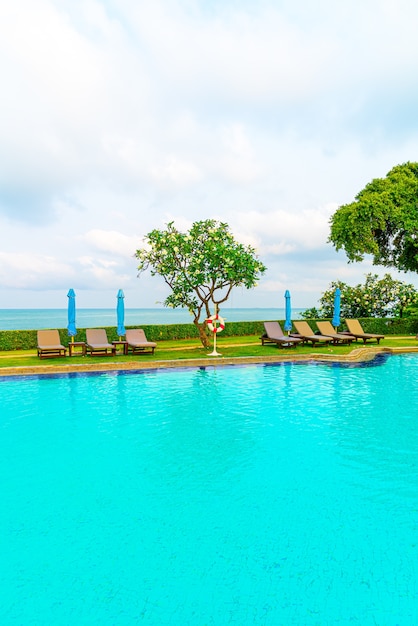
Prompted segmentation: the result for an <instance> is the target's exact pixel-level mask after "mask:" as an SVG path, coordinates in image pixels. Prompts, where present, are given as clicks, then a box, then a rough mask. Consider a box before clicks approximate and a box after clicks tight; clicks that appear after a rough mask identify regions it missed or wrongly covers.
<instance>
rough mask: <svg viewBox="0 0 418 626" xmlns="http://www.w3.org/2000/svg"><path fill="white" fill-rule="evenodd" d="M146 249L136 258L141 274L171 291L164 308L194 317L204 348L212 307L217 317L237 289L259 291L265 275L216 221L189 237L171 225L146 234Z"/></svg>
mask: <svg viewBox="0 0 418 626" xmlns="http://www.w3.org/2000/svg"><path fill="white" fill-rule="evenodd" d="M144 244H145V245H144V247H143V248H141V249H139V250H137V252H136V254H135V256H136V257H137V259H138V260H139V266H138V270H139V274H141V273H142V272H144V271H145V270H147V269H149V270H150V272H151V275H152V276H155V275H156V274H159V275H160V276H162V277H163V279H164V281H165V282H166V283H167V285H168V286H169V287H170V289H171V293H170V294H169V296H168V297H167V298H166V299H165V301H164V306H167V307H172V308H177V307H183V308H187V309H188V310H189V311H190V313H191V315H192V317H193V323H194V324H195V325H196V326H197V328H198V330H199V336H200V339H201V342H202V345H203V346H204V347H205V348H207V347H209V340H208V336H207V332H206V324H205V320H206V319H207V318H208V317H210V316H211V315H212V313H213V307H214V306H215V305H216V307H217V310H218V312H219V305H220V304H222V303H223V302H225V301H226V300H227V299H228V298H229V296H230V294H231V291H232V289H233V287H238V286H242V287H246V288H247V289H251V288H252V287H255V286H256V284H257V280H258V278H259V277H260V276H261V275H262V274H263V273H264V272H265V270H266V267H265V266H264V265H263V263H261V261H259V260H258V258H257V256H256V254H255V250H254V248H252V247H251V246H244V245H243V244H241V243H239V242H238V241H236V240H235V238H234V237H233V235H232V233H231V232H230V229H229V226H228V224H224V223H222V222H218V221H216V220H205V221H200V222H195V223H194V224H193V225H192V227H191V228H190V230H189V232H187V233H182V232H180V231H179V230H177V228H176V227H175V226H174V222H170V223H169V224H167V228H166V229H165V230H153V231H151V232H150V233H148V235H146V236H145V238H144ZM202 313H203V316H204V317H203V319H201V317H202Z"/></svg>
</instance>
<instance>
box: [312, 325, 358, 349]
mask: <svg viewBox="0 0 418 626" xmlns="http://www.w3.org/2000/svg"><path fill="white" fill-rule="evenodd" d="M316 325H317V326H318V329H319V332H320V333H321V334H322V335H324V336H325V337H331V338H332V341H333V343H334V344H337V343H348V344H350V343H351V342H352V341H354V340H355V337H353V335H349V334H346V333H337V332H335V330H334V328H333V326H332V324H331V322H317V323H316Z"/></svg>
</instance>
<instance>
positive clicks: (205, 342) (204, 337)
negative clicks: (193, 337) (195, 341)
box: [193, 320, 210, 349]
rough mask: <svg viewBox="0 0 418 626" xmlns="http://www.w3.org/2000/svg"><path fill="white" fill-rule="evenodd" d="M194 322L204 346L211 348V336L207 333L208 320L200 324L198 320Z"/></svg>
mask: <svg viewBox="0 0 418 626" xmlns="http://www.w3.org/2000/svg"><path fill="white" fill-rule="evenodd" d="M193 323H194V324H195V326H196V327H197V329H198V331H199V337H200V341H201V342H202V346H203V347H204V348H206V349H207V348H210V343H209V338H208V336H207V334H206V322H203V324H199V322H198V321H197V320H194V321H193Z"/></svg>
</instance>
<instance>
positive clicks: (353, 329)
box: [345, 319, 385, 344]
mask: <svg viewBox="0 0 418 626" xmlns="http://www.w3.org/2000/svg"><path fill="white" fill-rule="evenodd" d="M345 323H346V324H347V328H348V332H349V333H350V335H353V336H354V337H355V338H356V339H363V343H367V341H377V343H378V344H379V343H380V340H381V339H384V338H385V336H384V335H379V334H376V333H365V332H364V330H363V328H362V326H361V324H360V322H359V321H358V320H357V319H354V320H345Z"/></svg>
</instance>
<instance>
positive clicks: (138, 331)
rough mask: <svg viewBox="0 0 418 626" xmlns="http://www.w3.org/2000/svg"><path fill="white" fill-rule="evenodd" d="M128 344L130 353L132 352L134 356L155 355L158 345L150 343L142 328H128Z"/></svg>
mask: <svg viewBox="0 0 418 626" xmlns="http://www.w3.org/2000/svg"><path fill="white" fill-rule="evenodd" d="M126 343H127V345H128V352H129V350H132V354H147V353H148V354H154V350H155V348H156V347H157V344H156V343H154V342H153V341H148V340H147V338H146V336H145V333H144V331H143V330H142V328H127V329H126Z"/></svg>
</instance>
